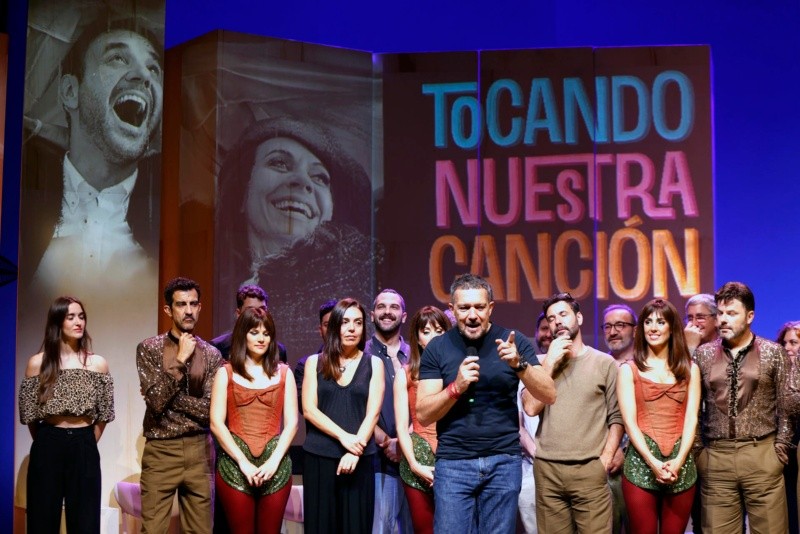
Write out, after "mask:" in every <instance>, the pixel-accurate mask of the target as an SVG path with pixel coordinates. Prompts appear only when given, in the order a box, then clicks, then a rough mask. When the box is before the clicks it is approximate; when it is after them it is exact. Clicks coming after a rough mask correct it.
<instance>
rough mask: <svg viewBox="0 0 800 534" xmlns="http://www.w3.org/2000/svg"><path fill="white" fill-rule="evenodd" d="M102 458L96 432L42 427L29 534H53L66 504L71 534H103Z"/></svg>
mask: <svg viewBox="0 0 800 534" xmlns="http://www.w3.org/2000/svg"><path fill="white" fill-rule="evenodd" d="M100 484H101V478H100V453H99V452H98V451H97V441H96V440H95V438H94V427H92V426H88V427H84V428H58V427H54V426H50V425H44V424H42V425H39V428H38V429H37V430H36V438H35V439H34V440H33V445H31V455H30V462H29V464H28V491H27V499H28V511H27V515H28V534H53V533H56V532H58V531H59V528H60V525H61V507H62V503H63V507H64V510H65V512H66V516H67V532H68V533H69V534H97V533H99V532H100Z"/></svg>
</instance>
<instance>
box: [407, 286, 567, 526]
mask: <svg viewBox="0 0 800 534" xmlns="http://www.w3.org/2000/svg"><path fill="white" fill-rule="evenodd" d="M450 308H451V309H452V310H453V313H454V314H455V317H456V326H457V328H453V329H450V330H448V331H447V332H445V333H444V334H442V335H441V336H437V337H435V338H433V339H432V340H431V341H430V343H428V346H427V347H425V351H424V352H423V354H422V360H421V362H420V370H419V378H420V381H419V386H418V389H417V417H418V418H419V422H420V423H421V424H422V425H430V424H432V423H434V422H435V423H436V431H437V433H438V438H439V442H438V446H437V449H436V463H435V474H434V492H433V495H434V501H435V512H434V525H433V528H434V531H435V532H436V533H437V534H463V533H465V532H467V533H473V532H487V533H488V532H491V533H492V534H504V533H507V534H510V533H513V532H514V531H515V527H516V519H517V518H516V516H517V500H518V497H519V492H520V485H521V478H522V477H521V473H522V456H521V454H520V452H521V450H520V443H519V416H518V410H517V391H518V387H519V382H520V381H522V382H523V383H524V384H525V388H526V391H528V392H530V394H531V395H532V396H533V397H535V398H537V399H539V401H541V402H545V403H552V402H554V401H555V389H554V386H553V380H552V379H551V378H550V377H548V376H547V375H546V374H545V372H544V371H543V370H542V368H541V366H540V365H539V361H538V360H537V358H536V354H535V350H534V348H533V345H532V344H531V342H530V341H529V340H528V338H526V337H525V336H523V335H521V334H517V333H516V332H515V331H513V330H509V329H507V328H503V327H501V326H499V325H496V324H494V323H492V322H491V316H492V310H493V309H494V299H493V298H492V286H491V285H489V283H488V282H487V281H486V280H484V279H483V278H481V277H480V276H477V275H473V274H463V275H461V276H458V277H456V279H455V280H454V281H453V283H452V285H451V286H450Z"/></svg>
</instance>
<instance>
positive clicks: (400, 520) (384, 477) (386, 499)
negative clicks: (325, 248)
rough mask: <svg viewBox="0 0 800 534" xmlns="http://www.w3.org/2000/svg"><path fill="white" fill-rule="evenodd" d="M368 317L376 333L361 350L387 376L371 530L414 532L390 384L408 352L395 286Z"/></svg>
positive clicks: (391, 533)
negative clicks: (378, 363) (402, 477)
mask: <svg viewBox="0 0 800 534" xmlns="http://www.w3.org/2000/svg"><path fill="white" fill-rule="evenodd" d="M370 317H371V318H372V324H373V325H374V326H375V333H374V334H373V336H372V337H371V338H370V339H369V341H367V346H366V347H365V348H364V354H368V355H371V356H377V357H378V358H380V360H381V361H382V362H383V367H384V371H385V372H384V375H383V376H384V378H385V380H386V388H385V389H384V393H383V404H382V405H381V413H380V417H379V419H378V425H377V426H376V427H375V443H377V444H378V446H379V447H380V448H381V449H382V451H383V453H382V454H376V455H375V516H374V518H373V524H372V532H373V533H381V534H394V533H395V532H396V531H397V532H400V533H401V534H406V533H407V534H410V533H411V532H413V529H412V525H411V512H410V510H409V508H408V501H407V500H406V496H405V493H404V491H403V484H402V481H401V480H400V471H399V462H400V457H401V452H400V448H399V447H398V445H397V426H396V424H395V417H394V393H393V390H394V388H393V386H392V385H393V384H394V377H395V375H396V374H397V371H398V370H400V368H401V367H402V366H403V365H405V364H406V362H408V355H409V354H410V349H409V347H408V343H406V342H405V341H404V340H403V336H401V335H400V326H401V325H402V324H403V323H405V322H406V303H405V300H403V297H402V296H401V295H400V293H398V292H397V291H395V290H394V289H384V290H383V291H381V292H380V293H378V296H377V297H375V300H374V301H373V302H372V312H371V313H370Z"/></svg>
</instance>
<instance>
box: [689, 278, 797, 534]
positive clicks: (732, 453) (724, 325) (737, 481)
mask: <svg viewBox="0 0 800 534" xmlns="http://www.w3.org/2000/svg"><path fill="white" fill-rule="evenodd" d="M714 300H715V301H716V304H717V307H718V317H719V330H720V332H719V333H720V338H719V339H717V340H715V341H712V342H711V343H706V344H703V345H701V346H700V347H698V348H697V351H696V352H695V359H696V361H697V364H698V365H699V366H700V372H701V374H702V377H703V403H702V408H701V413H700V424H701V429H700V436H699V437H701V438H702V445H703V446H704V448H703V449H702V450H701V451H700V452H699V453H698V454H697V455H696V458H697V468H698V471H699V474H700V478H701V480H702V483H701V488H700V491H701V493H702V502H703V513H702V524H703V530H704V531H706V532H713V533H715V534H717V533H723V534H724V533H734V532H735V533H737V534H738V533H740V532H741V531H742V521H743V517H742V506H741V503H742V502H744V506H745V508H746V509H747V515H748V518H749V522H750V531H751V532H753V533H760V534H763V533H772V532H774V533H776V534H778V533H780V534H785V533H786V532H788V528H789V527H788V518H787V513H786V494H785V492H784V485H783V466H784V465H785V464H786V462H787V461H788V456H787V453H788V450H789V448H790V447H791V438H792V431H791V428H790V426H789V422H788V415H787V413H786V410H785V406H786V395H787V394H788V390H787V388H785V387H784V384H785V381H786V375H787V372H788V361H787V356H786V352H785V351H784V350H783V348H782V347H781V346H780V345H778V344H776V343H773V342H772V341H768V340H766V339H764V338H761V337H759V336H756V335H755V334H753V332H752V331H751V330H750V325H751V324H752V322H753V317H754V315H755V297H754V296H753V292H752V291H751V290H750V288H749V287H747V286H746V285H744V284H742V283H741V282H728V283H727V284H725V285H723V286H722V287H721V288H720V289H719V290H718V291H717V293H716V295H714Z"/></svg>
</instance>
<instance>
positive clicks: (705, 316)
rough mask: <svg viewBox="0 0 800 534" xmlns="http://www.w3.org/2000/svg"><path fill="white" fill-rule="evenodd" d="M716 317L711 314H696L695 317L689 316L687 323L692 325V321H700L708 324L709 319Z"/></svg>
mask: <svg viewBox="0 0 800 534" xmlns="http://www.w3.org/2000/svg"><path fill="white" fill-rule="evenodd" d="M712 317H714V315H713V314H711V313H695V314H694V315H687V316H686V322H687V323H691V322H692V321H695V320H697V321H700V322H701V323H704V322H706V321H707V320H708V319H711V318H712Z"/></svg>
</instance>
